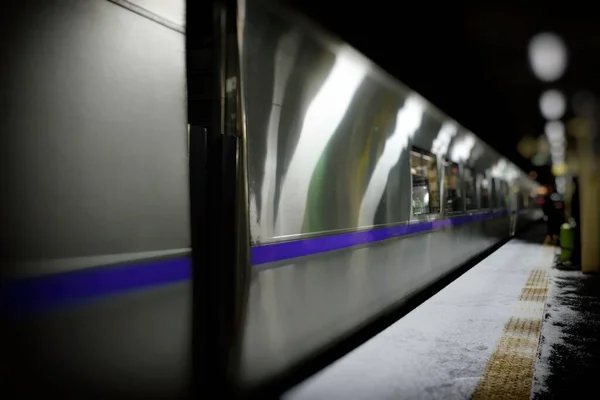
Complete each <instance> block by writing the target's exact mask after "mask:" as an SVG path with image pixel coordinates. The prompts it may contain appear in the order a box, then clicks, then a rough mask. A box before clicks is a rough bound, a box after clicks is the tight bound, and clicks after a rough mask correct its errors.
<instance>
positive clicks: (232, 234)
mask: <svg viewBox="0 0 600 400" xmlns="http://www.w3.org/2000/svg"><path fill="white" fill-rule="evenodd" d="M236 7H237V3H236V2H235V1H227V0H224V1H207V2H193V1H188V2H187V10H186V30H187V32H186V37H187V41H186V42H187V43H186V65H187V97H188V119H189V125H190V134H189V152H190V197H191V202H190V203H191V233H192V236H191V237H192V285H193V290H192V293H193V294H192V299H193V301H192V376H191V377H190V378H191V386H192V392H193V395H194V397H200V398H201V397H204V396H206V395H208V394H209V393H211V392H215V391H216V392H219V393H221V394H222V395H223V397H236V393H237V391H238V389H239V385H237V382H236V370H237V368H238V366H239V359H240V355H239V354H240V345H241V337H242V329H241V326H242V323H241V322H240V321H241V320H242V319H243V313H244V303H245V300H246V293H247V289H246V288H247V284H248V279H249V268H248V265H249V261H248V260H249V244H248V243H249V242H248V239H247V219H246V213H247V207H246V197H247V190H246V185H247V182H246V173H245V149H244V142H243V140H244V131H243V127H244V125H243V123H242V120H243V109H242V107H240V106H239V105H240V102H241V94H240V91H241V85H240V76H239V67H238V65H239V51H238V41H237V38H238V35H237V9H236Z"/></svg>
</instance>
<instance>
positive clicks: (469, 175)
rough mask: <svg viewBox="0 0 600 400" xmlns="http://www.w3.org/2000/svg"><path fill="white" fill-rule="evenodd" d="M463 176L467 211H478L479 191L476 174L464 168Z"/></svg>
mask: <svg viewBox="0 0 600 400" xmlns="http://www.w3.org/2000/svg"><path fill="white" fill-rule="evenodd" d="M463 176H464V180H465V206H466V208H467V210H476V209H477V189H476V187H477V186H476V182H475V173H474V172H473V170H472V169H470V168H466V167H465V168H464V171H463Z"/></svg>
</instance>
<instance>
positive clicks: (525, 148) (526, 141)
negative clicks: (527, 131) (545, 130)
mask: <svg viewBox="0 0 600 400" xmlns="http://www.w3.org/2000/svg"><path fill="white" fill-rule="evenodd" d="M536 147H537V143H536V140H535V139H534V138H533V137H531V136H526V137H524V138H523V139H521V140H520V141H519V143H518V144H517V151H518V152H519V153H520V154H521V155H522V156H523V157H525V158H531V157H533V155H534V154H535V152H536Z"/></svg>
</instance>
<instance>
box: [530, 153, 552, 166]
mask: <svg viewBox="0 0 600 400" xmlns="http://www.w3.org/2000/svg"><path fill="white" fill-rule="evenodd" d="M547 162H548V155H547V154H542V153H538V154H536V155H535V156H533V157H531V163H532V164H533V165H535V166H538V167H539V166H542V165H546V163H547Z"/></svg>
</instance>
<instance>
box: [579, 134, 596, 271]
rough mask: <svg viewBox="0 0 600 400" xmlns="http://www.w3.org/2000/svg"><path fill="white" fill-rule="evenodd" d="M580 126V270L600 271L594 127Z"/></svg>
mask: <svg viewBox="0 0 600 400" xmlns="http://www.w3.org/2000/svg"><path fill="white" fill-rule="evenodd" d="M586 125H587V126H585V127H582V129H581V131H580V134H579V135H578V137H577V154H578V159H579V185H580V188H579V196H580V210H581V221H580V224H581V270H582V272H584V273H595V272H598V270H600V246H599V245H598V244H599V243H600V176H599V174H600V169H599V168H598V166H599V165H600V164H599V161H600V160H598V157H597V156H596V155H595V154H594V153H595V152H594V147H595V146H594V136H595V135H594V133H595V129H594V128H593V126H591V125H593V124H586Z"/></svg>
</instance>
